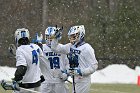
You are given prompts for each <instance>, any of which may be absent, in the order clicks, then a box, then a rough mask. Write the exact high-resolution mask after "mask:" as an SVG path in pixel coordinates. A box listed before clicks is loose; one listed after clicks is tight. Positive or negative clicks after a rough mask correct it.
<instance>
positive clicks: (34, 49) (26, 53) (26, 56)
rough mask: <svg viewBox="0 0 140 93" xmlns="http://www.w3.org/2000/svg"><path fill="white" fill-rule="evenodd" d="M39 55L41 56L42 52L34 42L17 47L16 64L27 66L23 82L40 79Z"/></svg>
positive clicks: (33, 81) (32, 81)
mask: <svg viewBox="0 0 140 93" xmlns="http://www.w3.org/2000/svg"><path fill="white" fill-rule="evenodd" d="M40 56H43V52H42V50H41V48H40V47H39V46H38V45H36V44H30V45H21V46H19V47H18V48H17V51H16V61H17V62H16V66H20V65H23V66H27V71H26V73H25V75H24V76H23V79H22V82H23V83H35V82H37V81H39V80H40V75H41V70H40V67H39V66H40V61H39V57H40Z"/></svg>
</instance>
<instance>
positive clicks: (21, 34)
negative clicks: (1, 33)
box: [15, 28, 30, 45]
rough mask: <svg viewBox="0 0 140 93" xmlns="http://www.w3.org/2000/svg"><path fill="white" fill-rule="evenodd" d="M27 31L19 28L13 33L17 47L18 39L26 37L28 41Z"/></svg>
mask: <svg viewBox="0 0 140 93" xmlns="http://www.w3.org/2000/svg"><path fill="white" fill-rule="evenodd" d="M29 36H30V35H29V31H28V29H26V28H20V29H17V30H16V31H15V42H16V44H17V45H18V41H19V39H21V38H23V37H27V38H28V39H29Z"/></svg>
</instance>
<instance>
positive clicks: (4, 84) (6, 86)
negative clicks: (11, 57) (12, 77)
mask: <svg viewBox="0 0 140 93" xmlns="http://www.w3.org/2000/svg"><path fill="white" fill-rule="evenodd" d="M1 86H2V87H3V88H4V89H5V90H16V91H20V88H19V85H18V83H17V82H16V81H13V82H12V83H11V84H10V83H7V82H6V81H5V80H2V81H1Z"/></svg>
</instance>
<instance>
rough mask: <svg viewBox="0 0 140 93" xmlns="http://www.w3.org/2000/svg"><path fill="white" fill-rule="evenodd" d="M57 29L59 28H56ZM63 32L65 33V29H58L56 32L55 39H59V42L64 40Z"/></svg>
mask: <svg viewBox="0 0 140 93" xmlns="http://www.w3.org/2000/svg"><path fill="white" fill-rule="evenodd" d="M56 28H57V27H56ZM62 31H63V27H62V28H57V29H56V32H55V34H54V37H55V38H56V39H57V40H60V39H61V38H62Z"/></svg>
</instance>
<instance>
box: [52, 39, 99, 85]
mask: <svg viewBox="0 0 140 93" xmlns="http://www.w3.org/2000/svg"><path fill="white" fill-rule="evenodd" d="M51 45H52V46H51V47H52V49H53V50H54V51H55V52H59V53H65V54H68V53H70V51H72V52H73V53H75V54H76V55H78V63H79V65H78V67H77V68H80V69H81V71H83V72H84V70H86V69H87V68H94V67H93V66H94V64H98V62H97V60H96V57H95V53H94V49H93V48H92V47H91V45H89V44H88V43H83V44H82V45H80V46H78V47H75V46H73V45H72V44H71V43H68V44H66V45H62V44H59V45H58V43H57V41H56V40H53V41H52V44H51ZM75 80H76V82H79V81H80V82H82V81H83V82H88V81H89V80H90V75H87V76H82V77H79V76H78V77H75Z"/></svg>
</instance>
